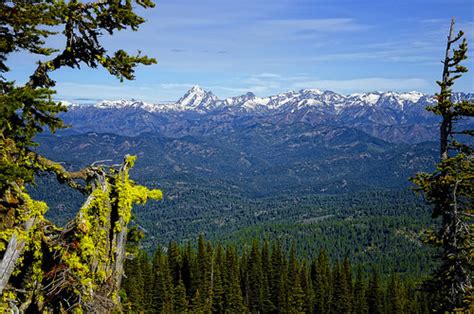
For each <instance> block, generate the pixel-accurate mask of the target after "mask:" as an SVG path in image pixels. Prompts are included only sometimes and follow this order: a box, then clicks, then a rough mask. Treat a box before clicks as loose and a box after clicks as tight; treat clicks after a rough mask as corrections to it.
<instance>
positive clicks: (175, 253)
mask: <svg viewBox="0 0 474 314" xmlns="http://www.w3.org/2000/svg"><path fill="white" fill-rule="evenodd" d="M168 266H169V269H170V273H171V279H172V282H173V285H175V286H177V285H178V282H179V280H180V278H181V252H180V249H179V247H178V244H177V243H176V242H175V241H170V243H169V245H168Z"/></svg>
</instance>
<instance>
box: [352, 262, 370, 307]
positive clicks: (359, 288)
mask: <svg viewBox="0 0 474 314" xmlns="http://www.w3.org/2000/svg"><path fill="white" fill-rule="evenodd" d="M354 313H355V314H365V313H368V306H367V296H366V283H365V278H364V274H363V270H362V265H360V264H359V265H358V266H357V273H356V279H355V284H354Z"/></svg>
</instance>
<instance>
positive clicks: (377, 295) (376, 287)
mask: <svg viewBox="0 0 474 314" xmlns="http://www.w3.org/2000/svg"><path fill="white" fill-rule="evenodd" d="M367 308H368V309H369V313H373V314H382V313H384V308H383V293H382V286H381V282H380V275H379V272H378V270H377V268H376V267H373V268H372V273H371V275H370V280H369V285H368V290H367Z"/></svg>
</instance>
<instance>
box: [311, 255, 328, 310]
mask: <svg viewBox="0 0 474 314" xmlns="http://www.w3.org/2000/svg"><path fill="white" fill-rule="evenodd" d="M314 272H315V273H314V276H313V278H314V282H313V287H314V289H315V294H316V311H317V312H318V313H328V312H329V310H330V304H331V303H330V302H331V297H330V296H331V289H330V284H331V279H330V272H331V271H330V268H329V259H328V257H327V255H326V252H325V251H324V250H321V251H320V252H319V256H318V259H317V262H316V267H315V270H314Z"/></svg>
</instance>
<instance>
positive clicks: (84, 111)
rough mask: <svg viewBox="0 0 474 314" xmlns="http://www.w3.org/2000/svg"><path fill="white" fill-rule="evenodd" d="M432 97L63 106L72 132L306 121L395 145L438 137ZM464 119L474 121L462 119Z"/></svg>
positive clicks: (209, 96)
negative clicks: (359, 131) (343, 128)
mask: <svg viewBox="0 0 474 314" xmlns="http://www.w3.org/2000/svg"><path fill="white" fill-rule="evenodd" d="M453 98H454V100H455V101H459V100H464V99H474V94H472V93H454V95H453ZM434 103H435V98H434V96H431V95H426V94H422V93H420V92H408V93H397V92H373V93H364V94H352V95H347V96H346V95H341V94H338V93H335V92H332V91H321V90H318V89H303V90H300V91H290V92H287V93H282V94H278V95H275V96H269V97H257V96H256V95H254V94H253V93H250V92H249V93H247V94H245V95H241V96H237V97H232V98H227V99H223V100H221V99H219V98H218V97H217V96H215V95H214V94H213V93H212V92H210V91H205V90H203V89H202V88H200V87H198V86H194V87H192V88H191V89H190V90H189V91H188V92H186V94H185V95H183V97H181V98H180V99H179V100H178V101H176V102H173V103H164V104H152V103H147V102H143V101H138V100H118V101H101V102H98V103H96V104H89V105H85V104H72V103H67V102H65V104H66V105H67V106H68V107H69V110H68V112H67V113H65V114H64V115H63V119H64V120H65V121H66V122H67V123H70V124H71V125H73V126H74V127H73V129H72V130H69V132H76V133H84V132H90V131H92V132H108V133H114V134H119V135H126V136H136V135H138V134H141V133H145V132H153V133H159V134H161V135H163V136H167V137H182V136H186V135H191V136H206V135H215V134H223V133H229V132H236V131H238V130H239V128H241V127H248V126H251V125H256V124H260V125H273V126H275V127H276V128H279V127H285V126H288V125H292V124H295V123H296V124H297V123H303V124H305V125H309V126H316V125H332V126H338V127H348V128H354V129H357V130H361V131H363V132H365V133H367V134H369V135H371V136H373V137H375V138H378V139H382V140H385V141H388V142H393V143H412V144H413V143H420V142H424V141H430V140H436V128H437V125H438V122H439V120H438V117H437V116H435V115H434V114H432V113H430V112H428V111H426V110H425V108H426V106H430V105H433V104H434ZM461 123H472V120H471V121H461Z"/></svg>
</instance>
